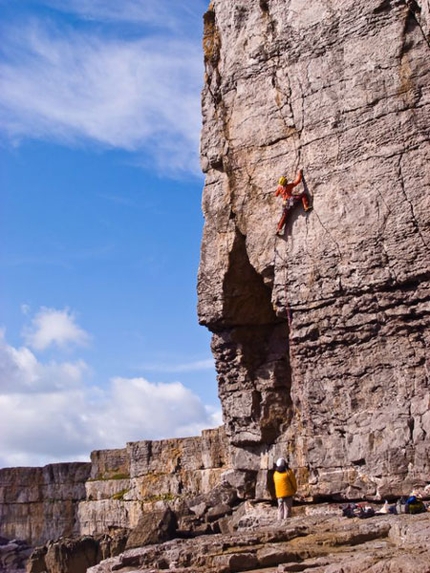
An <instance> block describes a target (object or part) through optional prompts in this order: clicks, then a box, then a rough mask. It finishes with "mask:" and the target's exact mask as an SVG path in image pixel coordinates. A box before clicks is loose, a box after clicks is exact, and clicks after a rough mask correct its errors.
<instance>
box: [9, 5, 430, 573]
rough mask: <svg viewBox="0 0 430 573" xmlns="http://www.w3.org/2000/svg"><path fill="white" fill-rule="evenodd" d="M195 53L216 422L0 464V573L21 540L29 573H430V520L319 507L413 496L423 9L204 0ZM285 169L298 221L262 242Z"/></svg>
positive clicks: (423, 470) (429, 132)
mask: <svg viewBox="0 0 430 573" xmlns="http://www.w3.org/2000/svg"><path fill="white" fill-rule="evenodd" d="M202 57H203V58H204V64H205V77H204V86H203V93H202V114H203V126H202V137H201V161H202V169H203V171H204V173H205V176H206V178H205V185H204V190H203V200H202V208H203V214H204V218H205V223H204V229H203V238H202V245H201V260H200V266H199V272H198V284H197V289H198V317H199V321H200V323H201V324H202V325H204V326H206V327H207V328H208V329H209V330H210V332H211V333H212V342H211V348H212V352H213V355H214V358H215V363H216V370H217V379H218V389H219V397H220V400H221V405H222V411H223V422H224V423H223V426H222V427H220V428H218V429H212V430H206V431H204V432H203V433H202V435H201V436H200V437H195V438H184V439H172V440H162V441H158V442H151V441H141V442H133V443H129V444H127V445H126V446H125V447H124V448H123V449H119V450H106V451H96V452H93V453H92V456H91V462H90V463H70V464H53V465H49V466H46V467H44V468H5V469H1V470H0V536H2V537H3V538H4V539H3V540H2V541H1V542H0V571H2V570H5V571H8V569H7V568H6V569H3V568H2V567H3V561H4V559H6V557H4V555H5V552H6V549H4V550H3V549H2V547H4V548H8V551H9V550H10V548H11V547H13V546H14V542H9V541H8V540H13V539H20V540H25V542H26V543H28V544H29V545H31V546H33V547H34V546H36V545H40V546H43V547H40V548H39V549H38V550H36V552H35V554H33V556H32V558H31V559H30V561H29V564H28V566H27V571H28V572H29V573H41V572H42V571H47V573H81V571H82V572H84V571H86V570H87V569H88V571H92V573H110V572H111V571H124V573H125V572H126V571H127V572H132V571H148V572H149V571H153V570H155V569H166V568H168V569H169V570H171V571H177V572H178V573H179V572H181V571H185V570H186V571H194V572H200V571H201V572H205V571H207V572H209V571H213V572H214V571H217V572H224V573H230V572H233V571H236V572H238V571H245V570H248V571H256V570H259V571H266V572H267V573H268V572H269V571H270V572H273V571H279V572H282V571H307V570H309V571H314V572H315V573H336V572H338V573H340V572H344V573H346V572H349V573H360V572H361V571H372V572H373V573H383V572H384V571H388V570H389V571H390V572H391V573H401V572H405V573H406V572H408V571H414V573H428V572H429V571H430V569H429V566H428V563H429V562H430V549H429V546H428V535H429V531H430V519H429V518H430V514H429V513H425V514H422V515H419V516H413V515H402V516H400V515H398V516H394V515H390V516H388V515H387V516H379V517H375V518H372V519H371V520H366V521H365V522H364V521H361V520H360V521H358V519H357V518H353V519H351V520H346V519H345V518H342V517H340V516H339V514H338V506H337V505H335V506H333V503H334V504H338V503H340V502H343V501H347V500H366V502H368V503H374V504H376V503H378V502H381V501H383V500H384V499H388V500H394V499H395V498H398V497H400V496H404V495H408V494H409V493H410V492H411V491H412V490H413V489H418V490H419V491H420V492H423V493H424V494H425V493H427V494H429V495H430V493H429V492H430V490H429V484H430V359H429V343H430V265H429V263H430V167H429V165H430V2H429V0H306V1H304V0H254V1H252V2H251V1H250V0H213V1H212V2H211V3H210V5H209V6H208V9H207V12H206V14H205V15H204V34H203V55H202ZM299 168H302V169H303V176H304V177H303V181H302V183H301V184H300V187H299V189H302V190H303V189H304V190H306V192H307V193H308V194H309V196H310V198H311V204H312V207H313V208H312V209H311V210H309V211H307V212H305V211H304V210H303V208H302V207H301V206H300V205H299V206H297V207H296V208H295V209H294V210H293V211H292V212H291V213H290V216H289V219H288V221H287V225H286V230H285V233H284V234H282V235H277V234H276V233H275V231H276V226H277V222H278V220H279V218H280V216H281V208H282V207H281V200H280V199H279V197H275V194H274V191H275V189H276V187H277V184H278V179H279V177H280V176H281V175H285V176H286V177H287V178H288V179H289V180H292V179H294V177H295V175H296V173H297V170H298V169H299ZM281 455H282V456H286V457H288V458H289V460H290V464H291V466H292V467H293V469H294V471H295V473H296V476H297V479H298V484H299V490H298V492H297V497H296V506H295V509H294V511H295V514H294V517H293V518H292V519H291V521H290V522H289V524H288V526H283V527H279V526H275V524H274V520H275V516H276V508H275V506H274V504H273V492H272V491H271V470H272V466H273V462H274V461H275V460H276V458H277V457H279V456H281ZM424 497H425V495H424ZM427 498H428V496H427ZM316 502H319V503H316ZM323 502H325V504H328V505H325V504H324V503H323ZM298 503H301V504H302V505H298ZM312 504H314V505H312ZM312 508H314V509H312ZM318 508H319V509H318ZM172 512H173V513H172ZM336 512H337V515H336ZM148 514H151V515H152V516H153V517H154V523H155V521H156V527H155V529H156V531H152V530H151V531H150V530H148V523H146V522H145V516H146V515H148ZM175 520H177V521H175ZM172 531H173V533H172ZM175 531H176V532H179V533H180V535H179V537H181V536H182V537H181V538H179V539H178V538H177V539H173V540H172V539H171V537H172V536H174V535H176V534H175V533H174V532H175ZM209 533H211V534H212V535H211V537H209V536H208V535H205V534H209ZM79 536H84V537H83V538H82V537H81V538H80V541H79V543H80V545H79V543H78V541H76V543H75V541H73V543H75V545H73V544H71V542H70V543H69V544H67V543H68V542H66V541H64V539H66V538H67V539H74V540H77V539H78V538H79ZM187 536H188V537H192V538H193V539H191V540H190V539H187ZM60 537H62V538H63V541H61V543H60V542H58V543H60V545H58V543H57V544H56V543H54V542H53V541H49V540H55V539H58V538H60ZM166 539H170V540H167V541H166ZM148 543H150V545H148ZM154 543H155V544H154ZM44 544H45V545H44ZM76 544H78V545H79V547H78V545H76ZM139 544H141V545H145V547H141V546H140V545H139ZM15 545H17V547H18V545H19V544H15ZM72 545H73V547H72ZM20 547H22V545H21V546H20ZM77 547H78V548H77ZM412 549H413V550H412ZM25 551H27V549H25ZM23 552H24V549H22V551H21V553H22V554H24V553H23ZM79 552H80V553H79ZM357 552H359V554H358V553H357ZM90 553H91V558H90V557H89V555H90ZM199 556H200V557H199ZM86 559H87V561H86ZM102 559H104V561H102ZM100 561H102V562H101V563H99V562H100ZM16 562H18V561H16ZM70 563H72V565H70ZM96 563H99V564H98V565H95V564H96ZM289 564H290V565H289ZM90 565H95V566H94V567H93V568H89V567H90ZM17 570H18V569H17ZM9 571H12V569H9Z"/></svg>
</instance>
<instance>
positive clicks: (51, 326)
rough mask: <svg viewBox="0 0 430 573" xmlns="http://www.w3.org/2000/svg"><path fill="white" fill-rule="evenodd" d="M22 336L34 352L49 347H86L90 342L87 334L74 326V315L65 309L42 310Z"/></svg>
mask: <svg viewBox="0 0 430 573" xmlns="http://www.w3.org/2000/svg"><path fill="white" fill-rule="evenodd" d="M23 336H24V340H25V342H26V344H28V346H30V348H33V349H34V350H46V349H47V348H48V347H50V346H58V347H63V348H64V347H68V346H70V345H77V346H86V345H87V344H88V342H89V340H90V336H89V334H88V333H87V332H85V330H83V329H82V328H81V327H80V326H78V325H77V324H76V318H75V316H74V314H73V313H71V312H70V311H69V310H68V309H67V308H66V309H64V310H56V309H54V308H42V309H41V310H40V311H39V312H38V313H37V314H36V316H35V317H34V318H33V319H32V322H31V326H27V327H26V328H24V330H23Z"/></svg>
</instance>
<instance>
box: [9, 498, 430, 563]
mask: <svg viewBox="0 0 430 573" xmlns="http://www.w3.org/2000/svg"><path fill="white" fill-rule="evenodd" d="M374 507H375V506H374ZM375 509H376V510H378V508H377V507H375ZM380 509H381V508H379V510H380ZM168 523H169V519H167V520H164V525H166V524H168ZM159 525H160V524H159ZM218 525H219V527H220V529H221V531H222V532H220V533H215V534H207V533H206V534H202V533H200V534H199V533H198V532H194V533H193V534H191V532H188V533H186V532H185V531H180V530H177V531H176V532H175V537H174V538H173V539H170V540H168V541H165V542H162V543H154V542H152V543H149V544H147V545H143V544H144V543H145V541H144V539H143V538H140V539H139V534H138V535H137V536H136V531H133V532H131V534H130V535H129V536H128V540H127V539H126V537H122V536H123V533H124V532H115V533H113V534H112V536H104V537H103V539H101V538H100V539H96V538H92V537H91V536H85V537H81V538H79V539H66V538H62V539H59V540H57V541H55V542H53V541H51V542H48V543H47V544H46V546H45V547H41V548H38V549H37V550H36V551H35V552H34V553H33V555H32V556H31V558H30V560H29V561H28V563H27V568H26V571H27V573H85V572H87V573H112V572H114V571H115V572H120V573H133V572H140V573H142V572H143V573H155V572H156V571H159V570H169V571H170V572H171V573H185V572H188V573H190V572H193V573H215V572H216V573H239V572H241V571H251V572H257V571H258V572H260V573H272V572H275V571H276V572H287V571H312V572H313V573H362V572H365V571H366V572H372V573H385V572H387V573H430V542H429V540H430V512H429V511H427V512H425V513H421V514H416V515H408V514H399V515H394V514H382V513H381V514H378V513H377V514H375V515H374V516H373V517H369V518H365V519H363V518H359V517H351V518H348V517H344V516H343V515H342V510H341V509H340V507H339V506H338V505H334V504H320V505H313V506H301V507H296V508H295V509H294V515H293V517H291V518H290V519H288V520H286V521H284V522H279V521H277V511H276V507H275V506H274V505H273V504H270V503H255V502H250V501H247V502H244V503H242V504H241V505H239V506H238V507H237V508H236V509H235V511H234V513H233V514H232V515H230V516H226V517H225V518H223V520H220V521H219V522H218ZM137 529H139V528H137ZM161 529H162V527H161ZM161 529H160V530H159V532H160V531H161ZM141 533H142V531H141V532H140V534H141ZM164 534H168V531H167V529H164ZM130 541H132V543H130ZM139 541H141V542H142V546H137V544H138V543H139ZM147 541H148V539H147ZM149 541H151V540H149ZM134 545H135V546H134ZM130 546H131V548H130V549H127V547H130ZM109 554H110V555H113V554H116V556H114V557H109V558H106V559H104V560H101V559H102V558H103V557H102V556H103V555H105V556H106V555H109ZM97 562H98V564H96V565H94V563H97ZM0 571H10V570H9V569H8V568H7V567H6V568H1V567H0ZM14 572H15V573H18V570H15V569H14Z"/></svg>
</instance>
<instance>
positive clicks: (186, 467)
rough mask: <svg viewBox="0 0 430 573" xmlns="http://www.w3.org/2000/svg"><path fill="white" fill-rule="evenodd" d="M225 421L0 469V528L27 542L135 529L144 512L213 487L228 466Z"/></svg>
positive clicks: (2, 531)
mask: <svg viewBox="0 0 430 573" xmlns="http://www.w3.org/2000/svg"><path fill="white" fill-rule="evenodd" d="M230 465H231V463H230V460H229V458H228V447H227V444H226V439H225V434H224V431H223V429H222V428H220V429H217V430H206V431H204V432H203V433H202V436H201V437H196V438H183V439H171V440H161V441H141V442H131V443H129V444H127V446H126V447H125V448H123V449H119V450H99V451H94V452H92V454H91V463H67V464H66V463H64V464H51V465H47V466H45V467H44V468H5V469H0V536H4V537H6V538H8V539H14V538H18V539H23V540H26V541H27V542H28V543H30V544H32V545H38V544H43V543H45V542H46V541H47V540H49V539H57V538H58V537H63V536H79V535H94V534H97V533H105V532H108V531H110V530H115V529H118V528H124V529H133V528H134V527H135V526H136V525H137V523H138V521H139V518H140V517H141V515H142V513H145V512H148V511H150V510H152V509H153V508H154V507H156V506H157V504H159V503H161V504H163V502H164V503H166V502H168V503H169V504H171V505H172V507H175V502H176V503H180V500H181V497H183V496H184V495H186V496H187V498H188V499H192V497H193V496H196V495H198V494H202V493H207V492H210V491H211V490H212V489H213V488H214V487H215V486H217V485H218V484H219V483H220V481H221V474H222V473H223V472H225V471H226V469H227V470H228V469H229V468H230Z"/></svg>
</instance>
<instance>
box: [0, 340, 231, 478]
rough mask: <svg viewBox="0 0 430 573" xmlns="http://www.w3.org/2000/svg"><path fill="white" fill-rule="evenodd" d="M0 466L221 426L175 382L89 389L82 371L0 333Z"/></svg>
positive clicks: (84, 456) (217, 416) (116, 382)
mask: <svg viewBox="0 0 430 573" xmlns="http://www.w3.org/2000/svg"><path fill="white" fill-rule="evenodd" d="M0 334H1V335H0V467H5V466H17V465H39V466H40V465H44V464H46V463H53V462H58V461H78V460H88V459H89V454H90V452H91V451H92V450H94V449H103V448H116V447H119V448H120V447H124V446H125V444H126V442H128V441H136V440H144V439H145V440H146V439H162V438H172V437H183V436H191V435H199V433H200V432H201V431H202V430H203V429H206V428H211V427H216V426H218V425H220V423H221V413H220V411H219V409H218V408H216V407H211V406H206V405H204V404H203V403H202V401H201V399H200V398H199V397H198V396H197V395H196V394H194V393H193V392H192V391H191V390H190V389H188V388H187V387H186V386H184V385H183V384H182V383H180V382H174V383H152V382H150V381H149V380H147V379H146V378H143V377H135V378H123V377H117V378H113V379H111V380H110V382H109V384H108V385H107V387H106V388H101V387H94V386H90V385H89V383H88V378H89V374H90V368H89V366H88V365H87V364H86V363H85V362H83V361H82V360H77V361H75V362H61V361H52V360H51V361H49V362H43V361H41V360H40V359H39V358H37V356H36V355H35V354H34V353H33V352H32V351H31V350H30V349H29V348H27V347H26V346H23V347H21V348H15V347H13V346H11V345H9V344H8V343H7V341H6V338H5V336H4V333H0Z"/></svg>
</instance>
